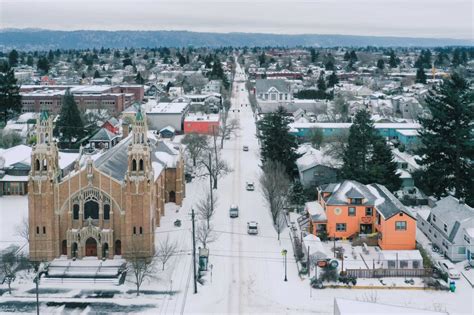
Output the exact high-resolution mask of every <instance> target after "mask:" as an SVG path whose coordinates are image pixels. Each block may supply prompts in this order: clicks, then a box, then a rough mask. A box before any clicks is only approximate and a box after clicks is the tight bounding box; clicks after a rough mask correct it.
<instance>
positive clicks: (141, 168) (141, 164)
mask: <svg viewBox="0 0 474 315" xmlns="http://www.w3.org/2000/svg"><path fill="white" fill-rule="evenodd" d="M140 171H143V160H141V159H140Z"/></svg>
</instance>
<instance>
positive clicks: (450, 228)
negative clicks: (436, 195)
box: [417, 196, 474, 261]
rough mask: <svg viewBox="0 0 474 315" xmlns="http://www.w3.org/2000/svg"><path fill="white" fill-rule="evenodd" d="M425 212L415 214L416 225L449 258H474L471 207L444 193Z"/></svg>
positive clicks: (473, 214)
mask: <svg viewBox="0 0 474 315" xmlns="http://www.w3.org/2000/svg"><path fill="white" fill-rule="evenodd" d="M428 211H429V212H428V213H426V214H425V213H423V212H421V213H418V214H417V219H418V222H417V226H418V228H419V229H420V230H421V231H422V232H423V233H425V234H426V236H428V238H429V239H430V241H431V242H432V243H433V244H434V245H436V246H438V247H439V248H440V249H441V251H442V252H443V253H444V254H445V255H446V256H447V257H448V258H449V259H451V260H452V261H462V260H464V259H468V260H473V259H474V209H473V208H472V207H470V206H469V205H467V204H465V203H464V202H463V201H462V200H459V199H456V198H454V197H452V196H447V197H445V198H442V199H441V200H439V201H438V202H436V204H435V206H434V207H433V208H432V209H430V210H428Z"/></svg>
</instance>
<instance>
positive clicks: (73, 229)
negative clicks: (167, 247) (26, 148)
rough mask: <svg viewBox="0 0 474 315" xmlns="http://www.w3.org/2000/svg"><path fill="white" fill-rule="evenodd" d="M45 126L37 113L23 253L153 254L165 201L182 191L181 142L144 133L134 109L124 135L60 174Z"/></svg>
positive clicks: (49, 126)
mask: <svg viewBox="0 0 474 315" xmlns="http://www.w3.org/2000/svg"><path fill="white" fill-rule="evenodd" d="M52 130H53V122H52V118H51V117H48V115H47V114H46V113H42V114H41V116H40V118H39V121H38V135H37V144H36V145H35V146H34V147H33V151H32V157H31V161H32V166H31V172H30V176H29V182H28V190H29V191H28V198H29V200H28V201H29V232H30V239H29V247H30V259H31V260H33V261H50V260H52V259H54V258H57V257H59V256H62V255H64V256H67V257H68V258H78V259H80V258H82V257H87V256H92V257H98V258H99V259H102V258H106V259H112V258H113V257H114V256H123V257H125V258H127V256H131V255H133V256H140V257H145V258H146V257H151V256H153V255H154V252H155V233H154V231H155V228H156V227H157V226H159V224H160V218H161V216H163V215H164V214H165V213H164V204H165V202H170V201H171V202H175V203H176V204H178V205H181V204H182V201H183V198H184V196H185V181H184V161H183V153H182V149H181V148H180V146H179V145H178V144H174V143H171V142H164V141H162V140H160V139H158V140H156V139H149V138H148V136H147V132H148V131H147V126H146V119H145V118H144V117H143V116H142V113H141V112H140V111H139V112H138V113H137V117H136V119H135V123H134V126H133V130H132V132H131V134H130V135H129V136H128V137H126V138H125V139H123V140H122V141H121V142H120V143H119V144H118V145H117V146H115V147H114V148H112V149H110V150H109V151H107V152H106V153H104V154H103V155H101V156H100V157H98V158H97V159H92V158H91V157H88V156H85V155H83V156H81V157H80V158H79V159H78V160H77V161H76V167H75V170H74V171H72V172H70V173H69V174H67V175H66V176H61V171H60V169H59V166H58V149H57V146H56V143H55V141H53V139H52ZM163 156H165V157H166V159H164V158H163ZM167 174H168V175H167ZM167 177H168V178H167Z"/></svg>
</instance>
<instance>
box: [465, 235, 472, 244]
mask: <svg viewBox="0 0 474 315" xmlns="http://www.w3.org/2000/svg"><path fill="white" fill-rule="evenodd" d="M464 240H465V241H466V243H468V244H471V240H470V239H469V236H467V235H464Z"/></svg>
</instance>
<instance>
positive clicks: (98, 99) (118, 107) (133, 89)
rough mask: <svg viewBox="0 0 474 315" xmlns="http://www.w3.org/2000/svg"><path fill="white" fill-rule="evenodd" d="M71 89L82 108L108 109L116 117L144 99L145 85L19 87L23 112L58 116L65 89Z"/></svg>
mask: <svg viewBox="0 0 474 315" xmlns="http://www.w3.org/2000/svg"><path fill="white" fill-rule="evenodd" d="M68 88H69V89H70V91H71V93H72V95H73V96H74V100H75V101H76V103H77V106H78V107H79V109H81V110H83V111H85V110H87V109H107V110H108V111H109V112H110V113H111V114H114V115H117V114H119V113H120V112H122V111H123V110H124V109H125V108H126V107H128V106H130V105H131V104H132V103H133V102H134V101H141V100H143V95H144V89H143V86H142V85H130V86H126V85H116V86H110V85H49V86H47V87H46V86H41V85H22V86H21V88H20V94H21V103H22V111H23V112H40V111H41V110H43V109H45V110H48V111H49V112H51V113H59V111H60V110H61V106H62V101H63V97H64V93H65V91H66V89H68Z"/></svg>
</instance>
